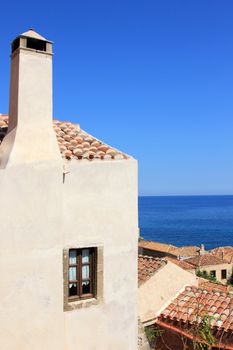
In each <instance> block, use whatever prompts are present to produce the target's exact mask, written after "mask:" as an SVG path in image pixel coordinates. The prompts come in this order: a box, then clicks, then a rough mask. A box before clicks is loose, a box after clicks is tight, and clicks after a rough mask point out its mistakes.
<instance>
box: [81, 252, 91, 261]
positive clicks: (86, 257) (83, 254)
mask: <svg viewBox="0 0 233 350" xmlns="http://www.w3.org/2000/svg"><path fill="white" fill-rule="evenodd" d="M89 255H90V249H83V250H82V263H83V264H85V263H89Z"/></svg>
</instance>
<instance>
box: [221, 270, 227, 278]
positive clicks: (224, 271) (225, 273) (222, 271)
mask: <svg viewBox="0 0 233 350" xmlns="http://www.w3.org/2000/svg"><path fill="white" fill-rule="evenodd" d="M223 273H224V276H225V277H223ZM221 279H222V280H226V279H227V269H222V270H221Z"/></svg>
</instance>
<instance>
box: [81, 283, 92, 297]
mask: <svg viewBox="0 0 233 350" xmlns="http://www.w3.org/2000/svg"><path fill="white" fill-rule="evenodd" d="M82 291H83V294H87V293H90V292H91V285H90V281H85V282H82Z"/></svg>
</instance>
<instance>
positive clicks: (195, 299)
mask: <svg viewBox="0 0 233 350" xmlns="http://www.w3.org/2000/svg"><path fill="white" fill-rule="evenodd" d="M203 316H211V317H212V320H211V326H212V327H217V328H218V329H219V328H221V329H225V330H231V331H233V294H232V293H225V292H221V291H218V290H208V289H203V288H197V287H186V288H185V290H184V291H183V292H182V293H180V294H179V296H178V297H177V298H175V299H174V300H173V301H172V302H171V303H170V305H169V306H168V307H166V309H165V310H163V312H162V313H161V315H160V318H164V319H166V318H168V319H175V320H178V321H184V322H189V323H194V322H199V320H200V319H201V318H202V317H203Z"/></svg>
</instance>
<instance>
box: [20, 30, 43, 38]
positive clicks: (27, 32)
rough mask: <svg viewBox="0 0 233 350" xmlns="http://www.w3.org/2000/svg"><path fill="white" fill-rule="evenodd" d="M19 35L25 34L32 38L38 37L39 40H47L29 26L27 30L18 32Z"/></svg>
mask: <svg viewBox="0 0 233 350" xmlns="http://www.w3.org/2000/svg"><path fill="white" fill-rule="evenodd" d="M20 36H27V37H29V38H34V39H39V40H44V41H48V40H47V39H45V38H44V37H43V36H42V35H40V34H38V33H37V32H36V31H35V29H34V28H30V29H29V30H28V31H26V32H24V33H22V34H20Z"/></svg>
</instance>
